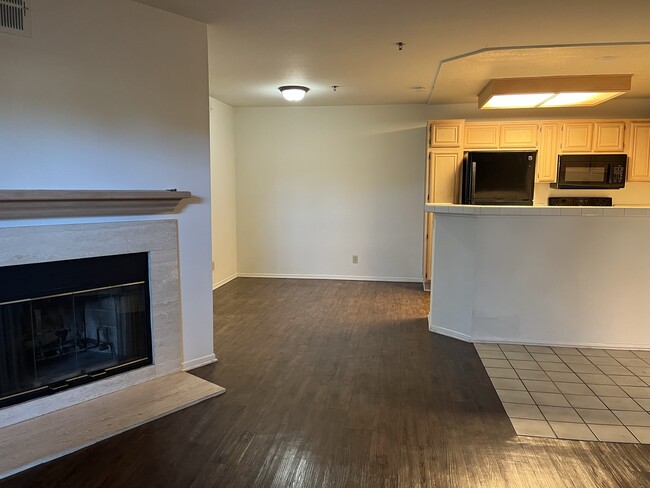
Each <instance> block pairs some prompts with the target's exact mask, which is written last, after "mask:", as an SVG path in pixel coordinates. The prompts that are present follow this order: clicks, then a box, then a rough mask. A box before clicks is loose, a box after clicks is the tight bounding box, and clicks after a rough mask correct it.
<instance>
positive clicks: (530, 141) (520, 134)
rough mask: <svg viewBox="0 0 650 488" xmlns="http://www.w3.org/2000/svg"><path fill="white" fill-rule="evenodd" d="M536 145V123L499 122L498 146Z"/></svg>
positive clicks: (512, 147)
mask: <svg viewBox="0 0 650 488" xmlns="http://www.w3.org/2000/svg"><path fill="white" fill-rule="evenodd" d="M536 147H537V124H501V127H500V130H499V148H501V149H535V148H536Z"/></svg>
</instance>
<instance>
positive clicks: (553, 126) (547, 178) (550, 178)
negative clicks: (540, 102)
mask: <svg viewBox="0 0 650 488" xmlns="http://www.w3.org/2000/svg"><path fill="white" fill-rule="evenodd" d="M559 132H560V125H559V124H558V123H556V122H549V123H545V122H543V123H541V124H540V127H539V151H538V152H537V162H536V166H537V182H539V183H555V182H556V181H557V152H558V133H559Z"/></svg>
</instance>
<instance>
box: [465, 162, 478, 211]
mask: <svg viewBox="0 0 650 488" xmlns="http://www.w3.org/2000/svg"><path fill="white" fill-rule="evenodd" d="M469 184H470V187H469V201H468V202H467V203H469V204H470V205H474V192H475V191H476V161H472V176H471V178H470V183H469Z"/></svg>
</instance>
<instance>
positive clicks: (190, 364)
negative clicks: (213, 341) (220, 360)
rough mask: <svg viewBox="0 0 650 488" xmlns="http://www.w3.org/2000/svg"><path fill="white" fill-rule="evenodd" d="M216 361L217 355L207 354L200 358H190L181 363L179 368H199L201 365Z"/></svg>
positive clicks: (187, 369)
mask: <svg viewBox="0 0 650 488" xmlns="http://www.w3.org/2000/svg"><path fill="white" fill-rule="evenodd" d="M216 362H217V357H216V356H215V355H214V354H208V355H207V356H203V357H201V358H196V359H190V360H189V361H185V362H183V364H181V368H182V369H183V371H189V370H191V369H195V368H200V367H201V366H205V365H207V364H212V363H216Z"/></svg>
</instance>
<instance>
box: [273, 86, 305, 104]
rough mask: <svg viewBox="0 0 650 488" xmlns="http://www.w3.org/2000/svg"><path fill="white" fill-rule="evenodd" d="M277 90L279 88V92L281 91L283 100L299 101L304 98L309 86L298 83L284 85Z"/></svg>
mask: <svg viewBox="0 0 650 488" xmlns="http://www.w3.org/2000/svg"><path fill="white" fill-rule="evenodd" d="M278 90H280V93H282V96H283V97H284V99H285V100H287V101H289V102H299V101H300V100H302V99H303V98H305V95H306V94H307V92H308V91H309V88H307V87H306V86H300V85H285V86H281V87H280V88H278Z"/></svg>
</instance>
